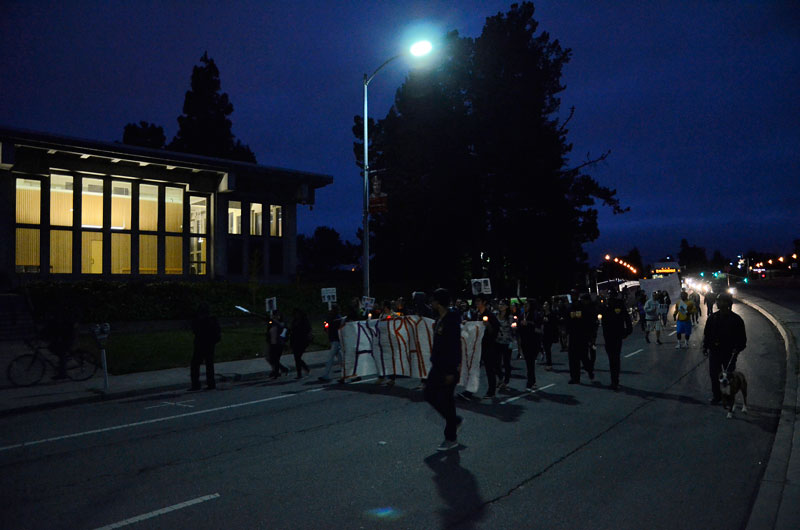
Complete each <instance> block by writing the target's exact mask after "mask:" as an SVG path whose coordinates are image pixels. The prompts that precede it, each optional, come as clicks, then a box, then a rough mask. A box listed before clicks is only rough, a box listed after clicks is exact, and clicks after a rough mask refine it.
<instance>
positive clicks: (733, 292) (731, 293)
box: [728, 287, 736, 295]
mask: <svg viewBox="0 0 800 530" xmlns="http://www.w3.org/2000/svg"><path fill="white" fill-rule="evenodd" d="M728 294H730V295H734V294H736V288H735V287H728Z"/></svg>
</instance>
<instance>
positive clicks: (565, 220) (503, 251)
mask: <svg viewBox="0 0 800 530" xmlns="http://www.w3.org/2000/svg"><path fill="white" fill-rule="evenodd" d="M533 13H534V7H533V4H532V3H530V2H524V3H522V4H514V5H512V6H511V9H510V11H509V12H508V13H506V14H503V13H499V14H497V15H496V16H494V17H490V18H488V19H487V20H486V24H485V26H484V28H483V32H482V34H481V36H480V37H478V38H477V39H474V40H473V39H470V38H461V37H459V35H458V33H457V32H451V33H449V34H448V35H446V37H445V39H444V42H443V46H442V48H441V50H440V52H439V53H438V59H437V65H436V66H435V67H434V68H432V69H430V70H426V71H412V72H411V73H410V74H409V76H408V77H407V79H406V81H405V83H404V84H403V85H402V86H401V87H400V89H399V90H398V91H397V94H396V96H395V104H394V105H393V107H392V108H391V109H390V111H389V113H388V115H387V116H386V118H384V119H383V120H379V121H378V122H377V123H376V124H375V126H373V127H372V129H371V131H372V134H373V136H372V137H371V138H370V141H371V143H372V146H371V149H370V156H371V157H374V158H373V159H372V160H370V166H371V167H373V168H375V169H376V170H377V171H381V174H380V176H381V180H382V183H383V188H384V190H383V191H385V192H386V193H388V197H389V198H388V200H389V208H388V212H386V213H383V214H378V215H376V216H374V218H373V224H372V225H371V231H372V233H373V234H374V235H373V239H374V243H372V245H371V249H373V250H374V253H375V258H374V262H373V270H375V275H376V276H377V277H378V278H379V279H380V278H383V279H388V278H391V277H398V276H403V277H409V276H411V277H413V279H414V280H415V281H417V282H419V283H420V287H423V286H429V287H435V286H436V285H437V284H442V285H447V286H450V287H456V288H459V287H461V286H463V285H464V280H465V279H466V278H468V277H470V276H472V277H481V276H486V275H488V276H489V277H491V278H492V281H493V283H494V285H497V286H498V289H499V290H501V291H503V290H505V292H509V290H510V289H511V288H512V286H514V285H516V280H517V279H521V280H522V281H523V282H524V285H525V287H526V288H527V289H529V292H531V293H546V292H553V291H555V290H561V289H565V288H568V287H570V286H572V285H573V282H574V280H575V277H576V273H578V272H580V271H582V270H583V269H584V268H585V253H584V252H583V250H582V244H583V243H586V242H589V241H592V240H594V239H596V238H597V237H598V235H599V230H598V226H597V209H596V208H595V204H596V201H598V200H599V201H602V202H603V203H604V204H605V205H608V206H610V207H611V208H612V209H613V211H614V212H615V213H621V212H623V211H625V210H624V209H623V208H621V207H620V204H619V201H618V199H617V198H616V191H615V190H611V189H608V188H605V187H602V186H600V185H599V184H598V183H597V182H596V181H595V180H594V179H593V178H591V177H589V176H587V175H586V174H585V173H584V171H585V170H586V169H587V168H588V167H590V166H591V165H592V164H594V163H597V162H599V161H601V160H603V159H605V157H606V156H607V154H608V153H605V154H603V155H602V156H601V157H600V158H598V159H596V160H587V161H585V162H583V163H581V164H578V165H577V166H575V167H569V165H568V159H567V156H568V154H569V153H570V151H571V149H572V146H571V144H569V143H568V142H567V140H566V137H567V133H568V131H567V128H566V126H567V122H568V121H569V118H567V119H566V120H560V119H559V118H558V117H557V116H556V113H557V111H558V110H559V107H560V99H559V97H558V95H559V93H560V92H561V91H563V90H564V86H563V85H561V81H560V80H561V69H562V67H563V65H564V64H566V63H567V61H568V60H569V57H570V55H571V51H570V50H568V49H563V48H562V47H561V46H560V44H559V43H558V41H557V40H551V38H550V36H549V34H548V33H546V32H542V33H540V34H538V35H536V31H537V27H538V23H537V22H536V21H535V20H534V19H533ZM355 122H356V126H355V127H354V133H355V135H356V137H357V138H358V139H359V140H361V136H360V135H361V130H362V129H361V124H362V123H363V122H362V119H361V118H360V117H356V119H355ZM354 149H355V153H356V159H357V163H358V164H359V165H361V167H362V168H363V160H362V158H363V155H362V154H361V153H362V151H363V144H360V143H359V142H356V143H355V146H354ZM420 260H424V266H415V267H409V266H408V264H409V261H411V262H413V263H418V262H419V261H420Z"/></svg>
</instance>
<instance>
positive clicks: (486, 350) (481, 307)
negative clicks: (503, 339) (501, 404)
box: [475, 294, 500, 399]
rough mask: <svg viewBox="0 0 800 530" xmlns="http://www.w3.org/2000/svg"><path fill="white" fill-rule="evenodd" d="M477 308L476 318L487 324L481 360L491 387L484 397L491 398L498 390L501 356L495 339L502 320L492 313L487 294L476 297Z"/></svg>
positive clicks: (482, 342)
mask: <svg viewBox="0 0 800 530" xmlns="http://www.w3.org/2000/svg"><path fill="white" fill-rule="evenodd" d="M475 308H476V312H475V318H476V320H478V321H479V322H483V323H484V324H485V325H486V331H485V332H484V333H483V339H482V340H481V361H482V362H483V366H484V368H486V379H487V380H488V381H489V389H488V390H487V391H486V395H485V396H484V398H486V399H491V398H493V397H494V396H495V393H496V392H497V375H498V374H499V373H500V356H499V355H498V352H497V347H496V346H495V344H496V342H495V340H496V339H497V334H498V332H499V331H500V321H499V320H497V317H496V316H495V315H494V313H492V309H491V307H490V306H489V299H488V298H487V296H486V295H485V294H479V295H478V296H477V297H476V298H475Z"/></svg>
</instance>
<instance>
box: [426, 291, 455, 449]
mask: <svg viewBox="0 0 800 530" xmlns="http://www.w3.org/2000/svg"><path fill="white" fill-rule="evenodd" d="M431 306H432V307H431V308H432V310H433V312H434V315H435V316H436V323H435V324H434V326H433V347H432V349H431V369H430V371H429V372H428V378H427V380H426V383H425V401H427V402H428V403H430V405H431V406H432V407H433V408H434V409H435V410H436V412H438V413H439V414H441V415H442V417H443V418H444V419H445V428H444V441H443V442H442V443H441V444H440V445H439V447H438V448H437V450H438V451H447V450H449V449H453V448H455V447H457V446H458V438H457V433H458V429H459V427H461V424H462V423H463V421H464V420H463V418H461V417H460V416H458V415H456V404H455V400H454V392H455V388H456V384H458V380H459V376H460V375H461V315H459V313H458V311H457V310H455V309H450V307H449V306H450V293H449V292H448V291H447V290H446V289H436V290H435V291H434V292H433V302H432V304H431Z"/></svg>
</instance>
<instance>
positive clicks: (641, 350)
mask: <svg viewBox="0 0 800 530" xmlns="http://www.w3.org/2000/svg"><path fill="white" fill-rule="evenodd" d="M643 351H644V349H642V348H639V349H638V350H636V351H632V352H630V353H629V354H628V355H626V356H625V358H626V359H627V358H628V357H633V356H634V355H636V354H637V353H642V352H643Z"/></svg>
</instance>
